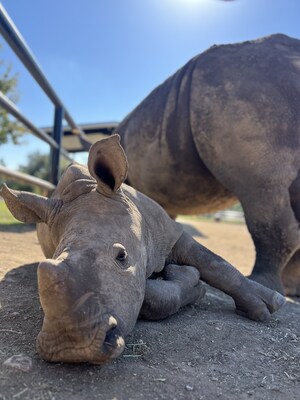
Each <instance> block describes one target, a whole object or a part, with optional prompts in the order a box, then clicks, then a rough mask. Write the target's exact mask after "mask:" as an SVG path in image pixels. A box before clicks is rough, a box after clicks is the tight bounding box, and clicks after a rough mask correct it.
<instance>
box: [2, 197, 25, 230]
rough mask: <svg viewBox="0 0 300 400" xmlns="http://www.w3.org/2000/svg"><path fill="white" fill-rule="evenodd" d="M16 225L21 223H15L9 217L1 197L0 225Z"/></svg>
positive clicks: (10, 216) (15, 221) (14, 220)
mask: <svg viewBox="0 0 300 400" xmlns="http://www.w3.org/2000/svg"><path fill="white" fill-rule="evenodd" d="M16 223H21V222H19V221H17V220H16V219H15V218H14V217H13V216H12V215H11V213H10V211H9V210H8V208H7V207H6V204H5V203H4V200H2V197H0V225H11V224H16Z"/></svg>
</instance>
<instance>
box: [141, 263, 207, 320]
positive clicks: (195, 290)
mask: <svg viewBox="0 0 300 400" xmlns="http://www.w3.org/2000/svg"><path fill="white" fill-rule="evenodd" d="M199 278H200V274H199V272H198V270H196V269H195V268H194V267H190V266H187V265H175V264H170V265H167V266H166V267H165V268H164V270H163V279H148V280H147V281H146V292H145V299H144V303H143V305H142V308H141V311H140V315H139V317H140V318H143V319H149V320H160V319H164V318H167V317H168V316H170V315H172V314H174V313H176V312H177V311H178V310H179V309H180V308H181V307H183V306H186V305H188V304H193V303H195V302H196V301H198V300H199V299H201V298H202V297H203V296H204V295H205V288H204V285H203V284H202V283H201V282H200V281H199Z"/></svg>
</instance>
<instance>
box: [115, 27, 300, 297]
mask: <svg viewBox="0 0 300 400" xmlns="http://www.w3.org/2000/svg"><path fill="white" fill-rule="evenodd" d="M116 131H117V132H118V133H119V134H120V136H121V143H122V145H123V147H124V149H125V152H126V155H127V157H128V161H129V165H130V168H129V173H128V182H129V184H130V185H132V186H133V187H134V188H136V189H137V190H139V191H141V192H143V193H145V194H146V195H148V196H150V197H151V198H153V199H154V200H155V201H157V202H158V203H159V204H160V205H161V206H162V207H163V208H164V209H165V210H166V211H167V212H168V214H169V215H171V216H172V217H175V216H176V215H177V214H199V213H206V212H213V211H216V210H218V209H222V208H226V207H227V206H229V205H231V204H233V203H234V202H236V201H237V199H239V200H240V201H241V203H242V206H243V209H244V212H245V217H246V222H247V226H248V229H249V231H250V233H251V235H252V238H253V241H254V244H255V248H256V261H255V266H254V269H253V273H252V276H251V277H252V278H253V279H254V280H257V281H259V282H261V283H263V284H265V285H267V286H269V287H270V288H273V289H276V290H278V291H280V292H281V293H284V292H285V293H286V294H289V295H298V296H299V295H300V268H299V259H300V252H299V250H298V249H299V247H300V233H299V221H300V202H299V198H300V197H299V196H300V173H299V170H300V151H299V150H300V41H299V40H297V39H293V38H289V37H288V36H285V35H280V34H277V35H272V36H269V37H266V38H262V39H259V40H256V41H249V42H244V43H238V44H233V45H224V46H213V47H212V48H210V49H208V50H207V51H206V52H204V53H202V54H200V55H199V56H197V57H195V58H193V59H192V60H190V61H189V62H188V63H187V64H186V65H184V66H183V67H182V68H181V69H179V70H178V71H177V72H176V73H175V74H174V75H173V76H171V77H170V78H169V79H167V80H166V81H165V82H164V83H163V84H161V85H160V86H158V87H157V88H156V89H155V90H153V92H152V93H151V94H150V95H149V96H148V97H147V98H146V99H145V100H144V101H143V102H142V103H141V104H140V105H139V106H138V107H137V108H136V109H135V110H133V111H132V113H131V114H129V115H128V116H127V117H126V118H125V120H124V121H123V122H121V124H120V125H119V126H118V128H117V129H116Z"/></svg>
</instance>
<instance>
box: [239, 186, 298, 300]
mask: <svg viewBox="0 0 300 400" xmlns="http://www.w3.org/2000/svg"><path fill="white" fill-rule="evenodd" d="M240 199H241V202H242V205H243V208H244V212H245V218H246V222H247V226H248V229H249V232H250V233H251V236H252V239H253V242H254V245H255V249H256V259H255V264H254V268H253V271H252V273H251V276H250V278H251V279H253V280H255V281H257V282H259V283H261V284H263V285H265V286H268V287H269V288H271V289H274V290H277V291H279V292H280V293H282V294H283V293H286V294H288V292H286V291H285V288H284V283H283V282H282V279H281V275H282V273H283V270H284V267H285V266H286V265H287V263H288V262H289V260H290V259H291V257H292V256H293V254H294V253H295V252H296V251H297V249H299V247H300V230H299V222H298V220H297V219H296V216H295V213H294V211H293V209H292V206H291V200H290V196H289V191H288V190H283V189H281V187H280V186H279V187H278V190H277V191H276V192H274V190H270V191H268V189H267V187H266V188H265V189H262V190H260V191H256V192H254V191H252V192H251V196H245V199H243V198H241V197H240Z"/></svg>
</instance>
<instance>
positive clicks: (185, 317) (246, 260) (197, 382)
mask: <svg viewBox="0 0 300 400" xmlns="http://www.w3.org/2000/svg"><path fill="white" fill-rule="evenodd" d="M186 222H187V221H186V220H185V223H186ZM20 229H21V231H20ZM188 229H189V230H194V231H193V233H194V234H195V235H196V237H197V239H199V241H201V242H202V244H204V245H205V246H207V247H209V248H210V249H212V250H214V251H216V252H218V253H219V254H220V255H222V256H223V257H225V258H227V259H228V260H229V261H230V262H232V263H233V264H234V265H236V266H237V267H239V268H240V269H241V270H242V272H244V273H248V272H249V270H250V268H251V265H252V263H253V259H254V249H253V245H252V243H251V239H250V236H249V234H248V232H247V229H246V227H245V226H244V225H231V224H223V223H218V224H217V223H213V222H197V223H192V226H190V225H189V226H188ZM0 253H1V259H0V274H1V278H2V281H1V282H0V305H1V306H0V399H30V400H32V399H56V400H59V399H75V400H76V399H105V400H106V399H118V400H121V399H122V400H123V399H124V400H129V399H139V400H140V399H151V400H152V399H153V400H154V399H187V400H189V399H218V398H220V399H238V400H240V399H270V400H271V399H272V400H273V399H291V400H292V399H296V398H299V393H300V372H299V370H300V368H299V367H300V337H299V332H300V304H299V303H297V302H288V303H287V305H286V306H284V309H283V310H282V311H280V312H278V313H277V314H276V315H275V316H274V317H273V318H272V319H271V321H269V322H267V323H256V322H253V321H249V320H247V319H245V318H243V317H240V316H238V315H236V314H235V313H234V305H233V302H232V300H231V299H230V298H229V297H228V296H226V295H224V294H222V293H221V292H219V291H217V290H214V289H210V288H209V289H208V293H207V295H206V297H205V299H204V300H202V301H201V302H199V304H196V305H194V306H191V307H186V308H184V309H183V310H181V311H180V312H179V313H178V314H176V315H174V316H173V317H170V318H168V319H167V320H165V321H161V322H147V321H138V323H137V325H136V328H135V330H134V332H133V333H132V334H131V335H130V336H129V337H128V338H127V343H128V346H127V349H126V351H125V354H124V356H122V357H120V358H119V359H118V360H116V361H115V362H113V363H112V364H110V365H107V366H103V367H99V366H90V365H63V364H49V363H46V362H44V361H42V360H41V359H40V358H39V357H38V356H37V354H36V351H35V338H36V336H37V334H38V332H39V329H40V326H41V322H42V312H41V308H40V304H39V300H38V294H37V283H36V267H37V261H38V260H40V259H42V253H41V250H40V248H39V245H38V243H37V240H36V233H35V231H34V230H33V228H31V227H23V228H20V227H18V228H17V229H16V230H15V231H7V230H3V229H1V228H0ZM1 278H0V279H1ZM21 353H22V354H24V355H27V356H28V357H30V358H31V359H32V368H31V369H30V370H29V371H28V372H23V371H20V370H16V369H13V368H10V367H7V366H5V365H3V362H4V361H5V360H6V359H8V358H9V357H11V356H13V355H16V354H21Z"/></svg>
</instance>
